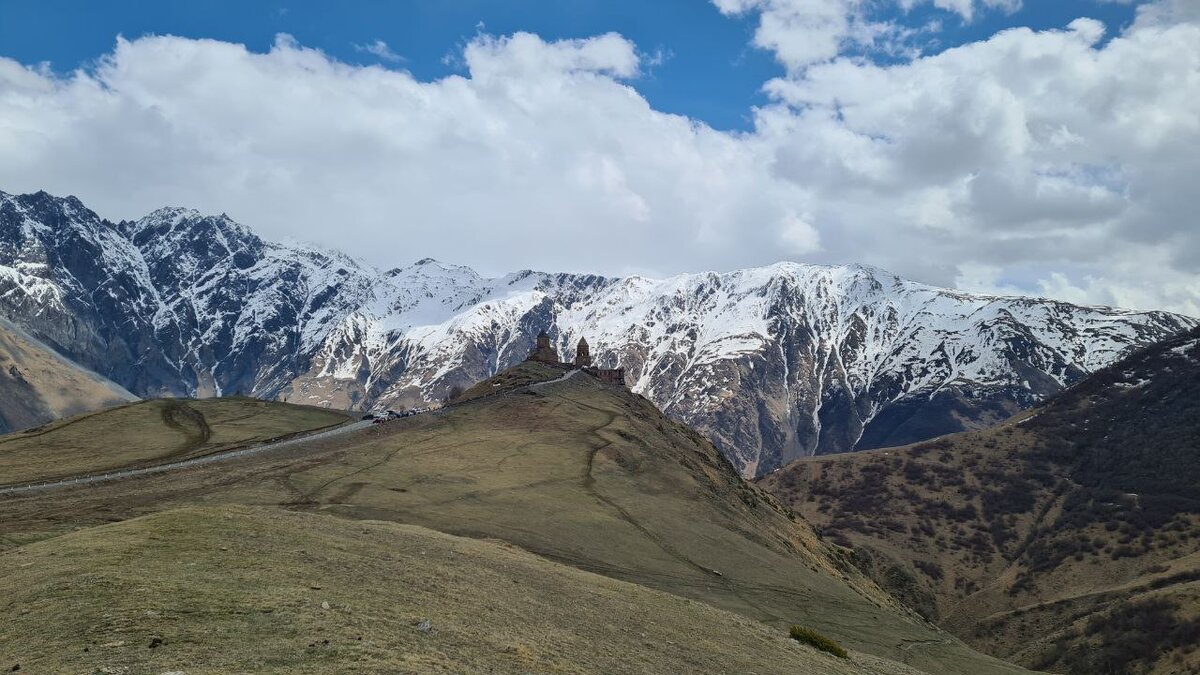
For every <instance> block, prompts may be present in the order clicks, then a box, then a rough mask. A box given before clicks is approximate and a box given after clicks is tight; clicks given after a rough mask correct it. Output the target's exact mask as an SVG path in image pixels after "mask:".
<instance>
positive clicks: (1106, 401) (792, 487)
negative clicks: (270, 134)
mask: <svg viewBox="0 0 1200 675" xmlns="http://www.w3.org/2000/svg"><path fill="white" fill-rule="evenodd" d="M1198 460H1200V332H1196V331H1194V332H1192V333H1190V334H1187V335H1184V336H1180V337H1179V338H1177V339H1175V340H1171V341H1168V342H1166V343H1163V344H1161V345H1157V346H1155V347H1153V348H1150V349H1148V350H1144V351H1142V352H1139V353H1138V354H1135V355H1133V356H1131V357H1130V358H1129V359H1126V360H1125V361H1123V362H1121V363H1118V364H1116V365H1114V366H1113V367H1112V368H1109V369H1106V370H1104V371H1102V372H1100V373H1097V374H1096V375H1094V376H1093V377H1091V378H1089V379H1088V380H1086V381H1084V382H1082V383H1081V384H1080V385H1078V386H1077V387H1074V388H1072V389H1071V390H1068V391H1067V392H1064V393H1063V394H1062V395H1060V396H1058V397H1057V398H1055V399H1054V400H1052V401H1050V402H1048V403H1047V404H1046V405H1045V406H1043V407H1042V408H1040V409H1038V410H1035V411H1033V412H1031V413H1027V414H1024V415H1021V416H1019V417H1017V418H1015V419H1014V420H1012V421H1010V422H1009V423H1006V424H1004V425H1002V426H1000V427H998V428H995V429H990V430H984V431H978V432H971V433H967V434H959V435H955V436H949V437H945V438H942V439H938V440H935V441H932V442H927V443H921V444H917V445H913V446H908V447H904V448H893V449H888V450H880V451H873V452H867V453H857V454H854V455H840V456H829V457H819V458H812V459H809V460H804V461H801V462H798V463H796V464H794V465H792V466H790V467H787V468H785V469H784V470H781V471H779V472H777V473H775V474H772V475H770V476H768V477H766V478H764V479H763V480H762V481H760V484H761V485H762V486H763V487H764V488H766V489H768V490H770V491H771V492H773V493H774V494H775V495H777V496H778V497H779V498H780V499H781V500H782V501H783V502H784V503H786V504H787V505H789V506H790V507H791V508H793V509H795V510H796V511H797V512H798V513H801V514H803V516H804V517H805V518H807V519H809V520H810V521H811V522H813V523H814V524H816V525H817V526H818V527H820V528H821V529H822V530H823V531H824V532H825V533H826V534H827V535H828V536H830V537H832V538H834V539H835V540H837V541H841V542H842V543H844V544H846V545H849V546H853V547H855V548H856V558H857V560H858V562H859V564H860V566H861V567H862V568H864V569H866V570H869V571H870V572H871V573H872V574H873V576H874V577H875V578H876V579H878V580H880V581H881V582H882V583H883V584H884V585H885V586H889V587H891V588H892V589H893V590H894V591H895V592H896V593H897V594H898V595H901V596H904V597H905V598H906V599H907V600H908V601H909V603H910V604H911V605H912V606H914V607H918V608H920V609H921V610H922V612H923V613H924V614H925V615H926V616H928V617H930V618H932V619H935V620H937V621H939V622H940V623H941V624H942V625H943V626H945V627H947V628H949V629H951V630H953V631H954V632H956V633H957V634H959V635H960V636H962V637H963V638H964V639H967V640H968V641H969V642H971V643H972V644H974V645H975V646H977V647H979V648H980V649H983V650H985V651H988V652H989V653H994V654H998V655H1002V656H1005V657H1008V658H1010V659H1013V660H1015V661H1017V662H1020V663H1023V664H1026V665H1029V666H1031V667H1036V668H1046V669H1051V670H1054V671H1057V672H1069V673H1139V672H1161V673H1180V672H1200V650H1198V649H1197V645H1198V644H1200V616H1198V615H1200V461H1198Z"/></svg>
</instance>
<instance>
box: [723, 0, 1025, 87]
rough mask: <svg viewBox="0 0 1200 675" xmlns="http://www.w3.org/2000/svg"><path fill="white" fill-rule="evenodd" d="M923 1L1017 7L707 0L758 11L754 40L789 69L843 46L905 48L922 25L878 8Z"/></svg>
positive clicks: (901, 0) (982, 1)
mask: <svg viewBox="0 0 1200 675" xmlns="http://www.w3.org/2000/svg"><path fill="white" fill-rule="evenodd" d="M926 2H928V3H930V4H932V5H933V6H935V7H937V8H939V9H943V10H946V11H948V12H952V13H954V14H957V15H958V16H960V17H961V18H962V20H964V21H971V20H973V19H974V18H975V13H976V9H977V7H983V8H986V9H1000V10H1003V11H1006V12H1009V13H1011V12H1014V11H1016V10H1018V9H1020V8H1021V0H884V1H883V2H877V1H873V0H712V3H713V4H714V5H716V7H717V9H719V10H720V11H721V12H722V13H724V14H730V15H741V14H747V13H751V12H757V13H758V28H757V29H756V30H755V32H754V44H755V45H756V46H758V47H760V48H762V49H766V50H769V51H771V52H774V54H775V57H776V58H777V59H778V60H779V62H780V63H781V64H783V65H784V66H786V67H787V68H788V70H790V71H799V70H803V69H804V68H807V67H808V66H810V65H812V64H815V63H822V62H825V61H829V60H831V59H833V58H834V57H836V56H838V55H839V54H842V53H843V51H844V50H845V49H846V48H847V47H848V46H849V47H856V48H859V49H866V50H868V51H871V50H876V51H883V52H886V53H890V54H895V53H898V52H903V51H908V49H906V48H905V43H906V42H907V41H908V39H909V38H911V37H912V36H913V35H914V34H915V33H917V32H920V30H921V29H920V28H911V27H906V26H903V25H901V22H900V20H899V19H897V18H896V17H894V16H892V17H889V18H882V15H883V14H884V12H883V11H882V10H884V9H887V10H893V5H894V6H895V7H898V8H899V9H901V10H903V11H904V12H908V11H911V10H912V9H913V8H914V7H916V6H917V5H920V4H923V3H926ZM893 12H894V10H893ZM935 25H936V24H935Z"/></svg>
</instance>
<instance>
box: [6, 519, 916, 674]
mask: <svg viewBox="0 0 1200 675" xmlns="http://www.w3.org/2000/svg"><path fill="white" fill-rule="evenodd" d="M0 580H3V581H2V582H0V583H2V584H3V588H2V591H3V592H2V593H0V597H3V601H2V604H0V611H2V612H3V613H4V615H5V616H4V619H5V623H4V629H3V631H4V638H5V639H4V640H3V641H0V668H2V669H4V670H6V671H7V670H8V669H9V668H11V667H12V666H14V665H20V666H21V668H22V670H21V672H32V673H65V672H89V673H90V672H128V673H161V672H169V671H183V672H186V673H189V674H197V673H232V672H254V673H268V672H290V673H331V672H337V673H352V672H356V673H379V672H389V673H434V672H446V673H469V672H499V673H527V672H539V673H616V672H622V673H631V672H641V673H667V672H688V673H745V672H756V673H760V674H762V675H765V674H767V673H830V674H838V673H865V672H892V673H901V672H904V670H903V669H900V668H896V667H895V666H894V665H888V664H883V663H881V662H880V660H879V659H874V658H872V657H870V656H868V655H865V654H855V655H853V657H852V659H851V660H850V661H844V660H842V659H838V658H835V657H832V656H829V655H826V654H823V653H821V652H819V651H817V650H816V649H813V648H811V647H805V646H801V645H799V644H797V643H796V642H795V641H793V640H790V639H789V638H788V636H787V634H786V633H782V632H780V631H776V630H774V629H772V628H770V627H768V626H766V625H765V624H762V623H759V622H757V621H753V620H750V619H747V618H745V617H742V616H739V615H737V614H733V613H729V612H723V611H720V610H717V609H715V608H712V607H710V606H708V605H705V604H703V603H699V602H694V601H691V600H685V599H683V598H680V597H678V596H673V595H668V594H666V593H661V592H658V591H653V590H650V589H646V588H643V587H640V586H636V585H633V584H628V583H624V582H620V581H616V580H613V579H610V578H607V577H603V576H599V575H595V574H589V573H587V572H583V571H580V570H577V569H574V568H571V567H569V566H565V565H558V564H555V563H552V562H549V561H547V560H545V559H543V558H540V557H538V556H534V555H531V554H529V553H526V552H524V551H521V550H519V549H517V548H515V547H513V546H511V545H507V544H503V543H499V542H492V541H479V540H472V539H464V538H459V537H452V536H448V535H445V534H441V533H437V532H433V531H431V530H427V529H424V528H420V527H414V526H408V525H397V524H393V523H379V522H359V523H353V522H348V521H346V520H344V519H339V518H333V517H329V516H320V515H307V514H298V513H291V512H287V511H283V510H281V509H268V508H246V507H223V508H189V509H180V510H174V511H167V512H164V513H160V514H156V515H152V516H147V517H144V518H140V519H136V520H131V521H126V522H123V523H118V524H113V525H107V526H102V527H98V528H92V529H89V530H84V531H81V532H77V533H74V534H71V535H67V536H64V537H59V538H56V539H53V540H50V541H46V542H42V543H40V544H36V545H33V546H30V547H27V548H25V549H21V550H19V551H17V552H10V553H8V554H5V555H0ZM66 607H70V608H71V611H70V612H64V611H63V609H64V608H66ZM425 620H428V621H429V626H428V628H429V630H428V631H425V630H421V628H420V625H421V622H422V621H425ZM47 626H54V627H55V630H53V631H47V630H46V627H47ZM152 645H153V646H152ZM104 668H109V669H111V670H108V671H105V670H103V669H104ZM877 668H886V670H876V669H877ZM912 672H915V671H912Z"/></svg>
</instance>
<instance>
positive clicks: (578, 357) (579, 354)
mask: <svg viewBox="0 0 1200 675" xmlns="http://www.w3.org/2000/svg"><path fill="white" fill-rule="evenodd" d="M590 365H592V352H591V351H590V350H589V349H588V343H587V340H585V339H584V338H579V346H578V347H576V348H575V367H576V368H585V367H587V366H590Z"/></svg>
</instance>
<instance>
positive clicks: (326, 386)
mask: <svg viewBox="0 0 1200 675" xmlns="http://www.w3.org/2000/svg"><path fill="white" fill-rule="evenodd" d="M0 294H3V297H2V298H0V313H2V314H3V315H6V316H7V317H8V318H9V319H10V320H12V321H14V322H15V323H17V324H18V325H20V326H21V327H22V328H23V329H24V330H26V331H27V332H29V333H30V334H32V335H34V336H35V337H37V338H38V339H41V340H43V341H45V342H47V343H48V344H50V345H51V346H52V347H54V348H55V349H56V350H57V351H59V352H60V353H62V354H64V355H65V356H68V357H69V358H71V359H73V360H75V361H77V362H78V363H80V364H81V365H83V366H84V367H87V368H90V369H92V370H96V371H97V372H100V373H101V374H103V375H105V376H107V377H109V378H110V379H113V380H114V381H116V382H118V383H119V384H121V385H122V386H125V387H126V388H128V389H130V390H131V391H133V392H134V393H137V394H139V395H142V396H155V395H176V396H208V395H219V394H234V393H243V394H252V395H255V396H261V397H268V398H280V399H282V400H288V401H293V402H299V403H309V404H319V405H329V406H335V407H342V408H351V409H363V408H370V407H376V406H378V407H398V406H406V405H418V404H423V403H425V402H427V401H431V400H438V399H441V398H443V397H444V396H445V395H446V393H447V392H448V391H449V390H450V389H451V388H454V387H462V388H466V387H469V386H471V385H472V384H474V383H475V382H477V381H480V380H483V379H485V378H487V377H490V376H491V375H493V374H495V373H497V372H499V371H501V370H503V369H504V368H506V367H509V366H511V365H513V364H515V363H517V362H519V361H521V360H522V359H524V357H525V355H526V354H527V353H528V351H529V348H530V347H531V346H532V344H533V338H534V336H536V335H537V333H539V332H541V331H546V332H548V333H549V334H550V335H551V337H552V339H553V343H554V345H555V347H556V349H557V350H558V351H559V352H560V354H562V355H564V356H568V357H569V356H570V355H571V353H572V350H573V346H574V344H575V342H577V341H578V339H579V338H580V337H584V336H586V337H587V339H588V341H589V343H591V345H592V354H593V356H594V357H595V358H596V361H597V364H598V365H600V366H602V367H613V366H616V365H618V363H619V364H620V365H621V366H623V367H625V368H626V371H627V373H628V374H629V385H630V386H631V387H632V388H633V389H634V391H636V392H638V393H641V394H643V395H645V396H647V397H648V398H650V399H651V400H652V401H654V402H655V403H656V404H657V405H659V406H660V407H662V408H663V409H664V410H665V411H667V412H668V414H670V415H671V416H673V417H675V418H677V419H680V420H682V421H685V422H687V423H688V424H691V425H693V426H695V427H697V428H698V429H700V430H702V431H703V432H704V433H705V434H707V435H708V436H709V437H710V438H711V439H712V440H713V441H714V442H715V443H717V445H718V446H719V447H720V448H721V449H722V451H723V452H724V453H725V454H726V456H728V457H729V458H730V459H731V461H733V463H734V464H735V466H737V467H738V469H739V470H740V471H741V472H742V473H743V474H744V475H748V476H752V475H761V474H764V473H766V472H769V471H770V470H772V469H774V468H778V467H779V466H782V465H784V464H786V463H787V462H789V461H791V460H792V459H795V458H797V457H800V456H805V455H809V454H824V453H829V452H841V451H846V450H851V449H862V448H870V447H879V446H883V445H894V444H897V443H903V442H912V441H917V440H923V439H925V438H929V437H932V436H936V435H940V434H943V433H948V432H952V431H960V430H963V429H967V428H974V427H978V426H985V425H987V424H990V423H994V422H996V421H999V420H1001V419H1004V418H1006V417H1008V416H1009V415H1011V414H1012V413H1014V412H1016V411H1018V410H1020V409H1023V408H1027V407H1029V406H1030V405H1033V404H1034V403H1036V402H1037V401H1040V400H1042V399H1044V398H1045V397H1046V396H1048V395H1050V394H1053V393H1055V392H1057V391H1059V390H1061V389H1062V388H1063V387H1065V386H1067V385H1069V384H1070V383H1072V382H1075V381H1078V380H1079V379H1080V378H1082V377H1083V376H1084V375H1086V374H1087V373H1089V372H1092V371H1094V370H1096V369H1098V368H1100V367H1103V366H1105V365H1107V364H1108V363H1111V362H1112V361H1114V360H1115V359H1116V358H1118V357H1119V356H1121V355H1122V354H1124V353H1126V352H1127V351H1129V350H1131V349H1134V348H1137V347H1140V346H1144V345H1145V344H1149V343H1151V342H1154V341H1156V340H1159V339H1162V338H1164V337H1166V336H1168V335H1170V334H1172V333H1175V332H1177V331H1179V330H1182V329H1185V328H1190V327H1192V326H1195V325H1197V324H1198V323H1200V322H1198V321H1197V320H1196V319H1193V318H1191V317H1184V316H1181V315H1174V314H1170V313H1166V312H1132V311H1126V310H1114V309H1110V308H1101V307H1079V306H1075V305H1070V304H1067V303H1060V302H1055V301H1048V300H1040V299H1033V298H1021V297H1005V296H982V295H976V294H969V293H963V292H961V291H953V290H947V289H938V288H936V287H932V286H928V285H925V284H920V283H917V282H912V281H908V280H904V279H901V278H900V277H897V276H895V275H892V274H890V273H886V272H884V271H882V270H879V269H877V268H873V267H870V266H866V265H847V266H820V265H804V264H800V263H790V262H781V263H776V264H774V265H770V266H766V267H762V268H750V269H746V270H736V271H733V272H725V273H717V272H703V273H695V274H683V275H677V276H675V277H669V278H666V279H650V278H647V277H641V276H631V277H623V278H618V277H605V276H598V275H588V274H570V273H544V272H536V271H531V270H524V271H520V272H514V273H510V274H507V275H504V276H501V277H495V278H487V277H483V276H481V275H479V274H478V273H476V272H475V271H474V270H472V269H470V268H467V267H463V266H457V265H450V264H446V263H440V262H437V261H434V260H432V259H429V258H425V259H422V260H419V261H417V262H416V263H414V264H412V265H408V266H405V267H397V268H393V269H391V270H387V271H380V270H378V269H376V268H375V267H373V266H370V265H367V264H365V263H361V262H359V261H357V260H355V259H354V258H352V257H350V256H347V255H345V254H343V253H340V252H336V251H327V250H323V249H321V248H319V247H315V246H312V245H307V244H300V243H275V242H269V241H266V240H264V239H262V238H260V237H259V236H258V235H256V234H255V233H254V232H253V231H252V230H251V229H249V228H247V227H245V226H244V225H241V224H238V223H236V222H235V221H233V220H232V219H230V218H229V217H228V216H225V215H221V216H205V215H203V214H200V213H199V212H198V211H195V210H191V209H185V208H182V207H168V208H163V209H158V210H156V211H154V212H152V213H151V214H149V215H147V216H145V217H143V218H141V219H139V220H137V221H123V222H120V223H112V222H110V221H107V220H104V219H101V218H100V217H99V216H97V215H96V214H95V213H93V212H91V211H89V210H87V209H86V207H84V206H83V204H82V203H81V202H79V200H77V199H75V198H73V197H71V198H56V197H53V196H51V195H48V194H46V193H36V194H34V195H17V196H14V195H7V194H4V193H0Z"/></svg>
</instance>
